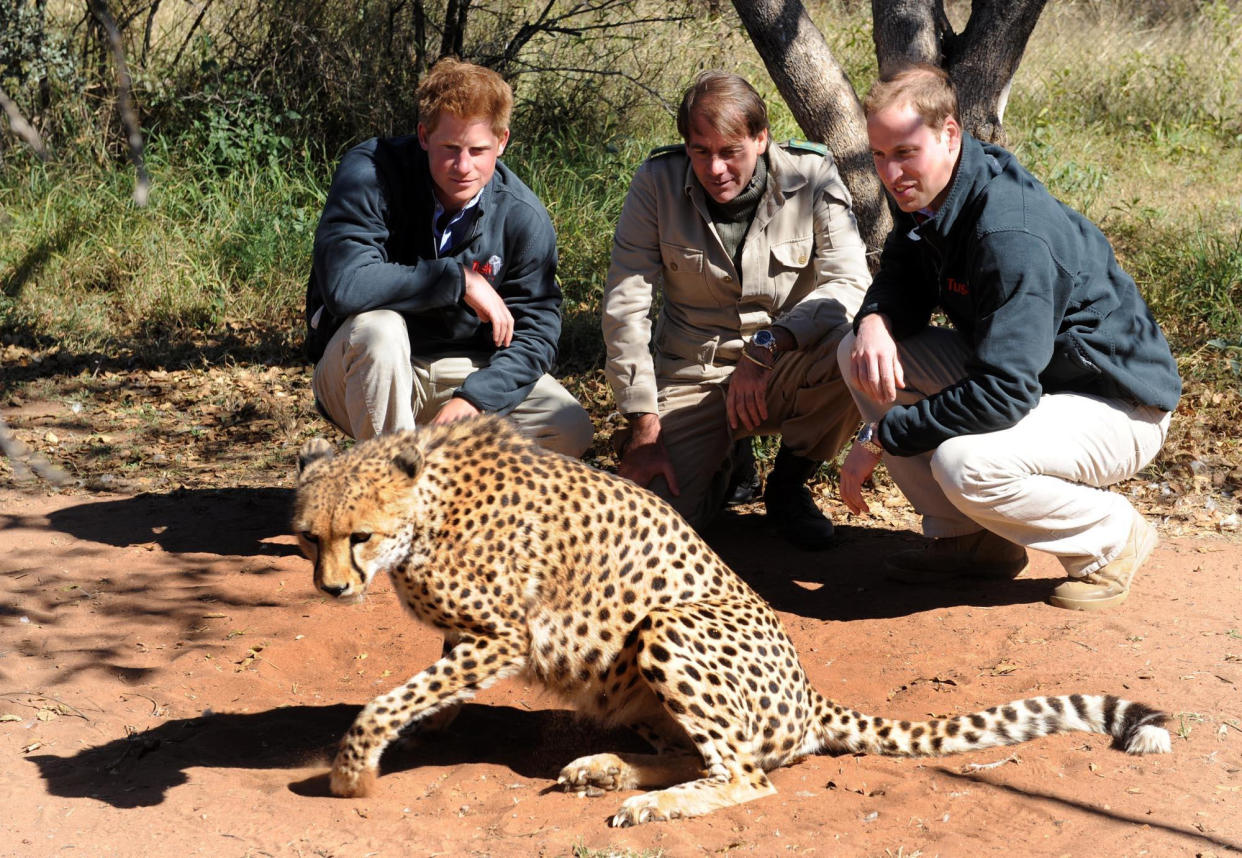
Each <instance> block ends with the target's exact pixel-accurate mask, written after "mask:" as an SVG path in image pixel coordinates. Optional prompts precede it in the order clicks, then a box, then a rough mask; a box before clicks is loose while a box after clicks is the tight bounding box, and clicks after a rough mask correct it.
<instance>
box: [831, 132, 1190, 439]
mask: <svg viewBox="0 0 1242 858" xmlns="http://www.w3.org/2000/svg"><path fill="white" fill-rule="evenodd" d="M937 308H939V309H941V310H943V311H944V313H945V315H946V316H948V318H949V321H950V322H952V323H953V326H954V327H955V328H956V329H957V330H958V331H959V332H960V333H961V334H962V336H964V337H965V338H966V342H967V344H968V345H969V346H970V348H971V351H972V356H971V358H970V360H969V361H968V363H967V366H966V369H967V372H968V376H967V377H966V378H964V379H962V380H961V381H959V382H958V383H957V384H954V385H952V386H950V387H948V388H946V389H945V390H942V391H940V392H939V393H936V394H934V395H932V396H929V397H927V398H926V399H923V400H921V401H920V402H918V403H916V404H914V405H909V406H898V407H895V408H893V409H891V410H890V411H889V412H888V413H887V414H886V415H885V416H884V419H883V420H882V421H881V422H880V424H879V427H878V430H879V433H878V434H879V438H880V442H881V443H882V444H883V445H884V448H885V449H886V450H888V451H889V452H891V453H895V454H896V455H899V456H912V455H917V454H919V453H922V452H925V451H927V450H932V449H935V448H936V447H938V446H939V445H940V444H941V442H943V441H945V440H946V439H948V438H953V437H956V436H959V435H970V434H976V433H982V432H993V431H997V430H1000V429H1005V428H1008V427H1009V426H1012V425H1014V424H1015V423H1017V422H1018V421H1019V420H1021V419H1022V417H1023V416H1025V415H1026V414H1027V413H1028V412H1029V411H1030V410H1031V409H1032V408H1034V407H1035V405H1036V404H1037V403H1038V402H1039V398H1040V396H1041V395H1042V394H1043V393H1045V392H1047V393H1062V392H1075V393H1085V394H1095V395H1098V396H1101V397H1105V398H1108V399H1117V400H1123V401H1128V402H1134V403H1140V404H1143V405H1153V406H1157V407H1159V408H1161V409H1163V410H1165V411H1172V410H1174V409H1175V408H1176V407H1177V401H1178V398H1179V397H1180V396H1181V379H1180V377H1179V376H1178V371H1177V362H1176V361H1175V360H1174V358H1173V355H1172V353H1171V352H1170V350H1169V344H1168V342H1167V341H1166V340H1165V338H1164V334H1163V333H1162V332H1161V331H1160V326H1159V325H1157V324H1156V321H1155V319H1154V318H1152V315H1151V311H1150V310H1149V309H1148V307H1147V304H1146V303H1145V302H1144V301H1143V298H1142V296H1141V295H1140V294H1139V290H1138V287H1137V286H1136V285H1135V283H1134V280H1133V279H1132V278H1131V277H1130V276H1129V275H1128V274H1126V273H1125V272H1124V271H1123V270H1122V269H1121V266H1120V265H1118V263H1117V259H1116V257H1115V256H1114V255H1113V249H1112V247H1111V245H1109V243H1108V239H1107V238H1105V236H1104V234H1103V233H1102V232H1100V230H1099V228H1098V227H1096V225H1095V224H1093V223H1092V222H1091V221H1089V220H1088V219H1087V218H1085V217H1083V216H1082V215H1081V214H1079V213H1078V212H1076V211H1074V210H1073V209H1071V208H1069V207H1068V206H1066V205H1064V204H1063V203H1061V202H1059V201H1058V200H1056V199H1055V198H1054V197H1053V196H1052V195H1051V194H1049V193H1048V191H1047V189H1046V188H1044V186H1043V185H1041V184H1040V183H1039V182H1038V181H1037V180H1036V179H1035V178H1034V177H1033V176H1032V175H1031V174H1030V173H1028V172H1027V171H1026V170H1025V169H1023V168H1022V166H1021V165H1019V164H1018V162H1017V160H1016V159H1015V158H1014V157H1013V155H1011V154H1010V153H1009V152H1007V151H1006V150H1004V149H1002V148H1001V147H999V146H993V145H989V144H983V143H980V142H979V141H978V140H976V139H975V138H973V137H971V136H970V135H969V134H963V135H962V153H961V157H960V160H959V162H958V166H957V171H956V173H955V174H954V177H953V181H952V183H951V185H950V188H949V194H948V196H947V197H946V198H945V201H944V204H943V205H942V206H941V207H940V209H939V211H937V212H936V214H935V216H934V217H932V218H931V219H929V220H927V221H925V222H924V223H923V224H921V225H916V222H915V219H914V218H913V217H912V216H911V215H908V214H901V215H899V216H898V218H897V223H896V225H895V226H894V228H893V231H892V233H891V234H890V235H889V237H888V240H887V242H886V243H885V246H884V252H883V255H882V256H881V259H880V270H879V272H878V273H877V274H876V276H875V280H874V281H873V282H872V284H871V288H870V290H868V292H867V297H866V299H865V300H864V301H863V305H862V308H861V309H860V310H859V311H858V316H857V317H856V318H855V320H854V327H855V330H857V328H858V323H859V322H860V321H861V320H862V319H863V318H865V317H866V316H868V315H870V314H872V313H882V314H884V315H885V316H887V317H888V318H889V320H890V321H891V322H892V327H893V335H894V337H895V338H896V339H898V340H900V339H902V338H903V337H905V336H909V335H910V334H913V333H916V332H918V331H920V330H922V329H923V328H924V327H925V326H926V325H927V324H928V323H929V320H930V318H931V314H932V312H933V311H934V310H935V309H937Z"/></svg>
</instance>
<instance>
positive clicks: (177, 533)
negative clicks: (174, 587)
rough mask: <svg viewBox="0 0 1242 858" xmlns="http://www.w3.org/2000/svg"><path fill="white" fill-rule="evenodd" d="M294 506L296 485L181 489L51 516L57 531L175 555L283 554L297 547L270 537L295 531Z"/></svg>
mask: <svg viewBox="0 0 1242 858" xmlns="http://www.w3.org/2000/svg"><path fill="white" fill-rule="evenodd" d="M292 505H293V490H292V489H279V488H229V489H200V490H188V489H177V490H175V491H172V492H167V493H163V494H156V493H151V494H141V495H135V496H134V497H128V498H121V499H118V500H106V501H93V502H91V503H86V504H81V505H79V506H72V507H66V508H65V509H61V510H56V511H55V512H52V513H50V514H49V515H48V520H49V522H50V523H51V526H52V527H53V528H55V529H56V530H59V531H62V532H64V533H68V534H70V535H72V536H75V537H77V538H78V539H82V540H88V541H91V542H99V543H102V544H104V545H112V546H117V547H126V546H131V545H147V544H151V543H155V544H156V545H158V546H159V547H160V548H162V549H163V550H164V551H166V552H168V553H170V554H198V553H206V554H216V555H220V556H239V557H251V556H256V555H262V556H275V557H284V556H289V555H295V554H297V553H298V549H297V547H296V546H293V545H288V544H279V543H273V542H270V541H268V540H269V539H270V538H271V537H273V536H287V535H288V534H289V533H290V530H289V517H290V515H291V511H292ZM0 520H2V519H0Z"/></svg>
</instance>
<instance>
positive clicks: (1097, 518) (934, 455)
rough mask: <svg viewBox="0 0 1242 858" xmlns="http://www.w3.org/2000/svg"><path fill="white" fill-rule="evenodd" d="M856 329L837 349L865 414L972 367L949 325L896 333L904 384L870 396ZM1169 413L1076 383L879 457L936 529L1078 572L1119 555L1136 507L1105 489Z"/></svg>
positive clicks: (1132, 463) (1154, 446)
mask: <svg viewBox="0 0 1242 858" xmlns="http://www.w3.org/2000/svg"><path fill="white" fill-rule="evenodd" d="M853 343H854V336H853V334H851V335H849V336H848V337H846V338H845V340H843V341H842V343H841V348H840V351H839V353H838V357H839V359H840V363H841V368H842V373H843V374H844V376H845V382H846V384H847V385H849V388H850V393H851V394H852V395H853V397H854V400H855V402H857V403H858V410H859V411H860V412H861V413H862V416H863V420H864V421H865V422H870V421H874V420H879V419H880V418H881V417H883V416H884V414H885V412H887V411H888V409H889V408H891V407H892V406H893V405H910V404H912V403H915V402H917V401H919V400H920V399H923V398H924V397H927V396H930V395H931V394H933V393H936V392H937V391H939V390H942V389H943V388H945V387H948V386H949V385H951V384H953V383H955V382H957V381H958V380H960V379H962V378H965V377H966V369H965V367H966V359H967V358H968V356H969V349H968V346H967V344H966V342H965V340H963V339H962V337H961V336H960V335H959V334H958V333H957V332H956V331H953V330H951V329H948V328H940V327H929V328H927V329H925V330H924V331H922V332H920V333H919V334H916V335H915V336H913V337H908V338H906V339H904V340H901V341H900V342H898V343H897V349H898V356H899V358H900V360H901V365H902V369H903V370H904V373H905V380H906V389H905V390H899V391H898V392H897V401H896V402H895V403H889V404H885V403H880V402H877V401H874V400H872V399H869V398H868V397H867V396H866V395H865V394H864V393H863V392H862V391H861V390H859V389H858V387H857V380H856V379H855V378H854V376H853V374H852V370H851V368H850V360H849V353H850V348H851V347H852V346H853ZM1169 418H1170V415H1169V413H1168V412H1166V411H1162V410H1161V409H1159V408H1156V407H1152V406H1146V405H1135V404H1131V403H1128V402H1121V401H1116V400H1107V399H1102V398H1099V397H1096V396H1089V395H1086V394H1075V393H1046V394H1044V395H1043V396H1042V397H1041V398H1040V400H1039V404H1038V405H1036V406H1035V408H1033V409H1032V410H1031V411H1030V413H1028V414H1027V415H1026V416H1025V417H1023V418H1022V419H1021V420H1019V421H1018V422H1017V423H1016V424H1015V425H1013V426H1011V427H1009V428H1008V429H1002V430H1000V431H997V432H987V433H983V434H978V435H962V436H959V437H957V438H950V439H949V440H947V441H945V442H944V443H942V444H941V445H940V446H939V447H937V448H936V449H935V450H932V451H930V452H927V453H923V454H921V455H918V456H892V455H886V456H885V457H884V464H885V466H886V467H887V468H888V472H889V474H890V475H891V476H892V478H893V481H894V482H896V483H897V485H898V486H899V487H900V488H901V490H902V492H903V493H904V494H905V496H906V498H907V499H909V501H910V502H911V504H913V506H914V509H915V511H916V512H918V513H919V514H920V515H922V516H923V533H924V534H925V535H927V536H929V537H933V538H935V537H945V536H961V535H963V534H966V533H974V532H976V531H978V530H979V528H980V527H983V528H986V529H988V530H990V531H992V532H993V533H995V534H997V535H998V536H1001V537H1004V538H1005V539H1008V540H1009V541H1010V542H1014V543H1017V544H1019V545H1024V546H1026V547H1028V548H1034V549H1037V550H1039V551H1045V552H1047V553H1049V554H1053V555H1056V556H1057V557H1058V558H1059V559H1060V561H1061V564H1062V565H1063V566H1064V567H1065V570H1066V572H1067V573H1068V574H1069V575H1071V576H1075V577H1077V576H1082V575H1086V574H1088V573H1090V572H1093V571H1095V570H1096V569H1098V568H1099V567H1101V566H1103V565H1105V564H1106V563H1108V562H1109V561H1111V560H1112V559H1113V558H1115V557H1116V556H1117V555H1118V554H1119V553H1120V552H1121V550H1122V548H1123V546H1124V545H1125V542H1126V539H1127V537H1128V536H1129V534H1130V528H1131V527H1132V526H1133V524H1134V519H1135V516H1137V515H1138V513H1137V511H1136V510H1135V509H1134V507H1133V506H1131V505H1130V502H1129V501H1127V500H1126V499H1125V498H1124V497H1122V496H1121V495H1119V494H1116V493H1115V492H1110V491H1107V490H1105V489H1104V486H1108V485H1111V484H1113V483H1116V482H1118V481H1120V480H1124V479H1128V478H1129V477H1132V476H1134V475H1135V474H1136V473H1138V471H1139V470H1140V469H1141V468H1142V467H1143V466H1144V465H1146V464H1147V463H1148V462H1150V461H1151V460H1152V458H1153V457H1155V455H1156V453H1157V452H1159V450H1160V447H1161V445H1162V444H1164V439H1165V435H1166V434H1167V433H1168V429H1169Z"/></svg>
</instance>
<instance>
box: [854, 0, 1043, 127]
mask: <svg viewBox="0 0 1242 858" xmlns="http://www.w3.org/2000/svg"><path fill="white" fill-rule="evenodd" d="M1046 2H1047V0H974V2H973V3H972V4H971V8H970V20H969V21H967V22H966V27H965V29H964V30H962V32H961V33H960V34H959V33H955V32H953V28H952V26H950V24H949V19H948V16H947V15H945V12H944V5H943V3H942V2H941V0H871V16H872V20H873V21H874V27H873V30H872V32H873V37H874V40H875V54H876V60H877V62H878V64H879V68H880V74H881V75H884V74H887V73H889V72H890V71H892V70H893V69H895V68H897V67H899V66H901V65H902V64H903V63H907V62H925V63H931V64H932V65H936V66H940V67H942V68H943V69H944V70H945V71H947V72H948V73H949V77H950V78H952V79H953V84H954V86H956V87H957V99H958V112H959V113H960V114H961V120H962V125H963V126H964V127H965V128H966V130H967V131H969V132H970V133H971V134H973V135H974V136H975V137H978V138H979V139H980V140H985V141H987V142H989V143H1000V144H1002V145H1004V143H1005V128H1004V122H1003V120H1004V116H1005V104H1006V102H1007V101H1008V99H1009V86H1010V84H1011V83H1012V82H1013V76H1014V73H1015V72H1016V71H1017V70H1018V64H1019V63H1020V62H1021V61H1022V53H1023V51H1025V50H1026V43H1027V41H1028V40H1029V39H1030V37H1031V31H1032V30H1034V29H1035V22H1036V21H1038V20H1039V15H1040V13H1041V12H1042V11H1043V9H1044V5H1045V3H1046Z"/></svg>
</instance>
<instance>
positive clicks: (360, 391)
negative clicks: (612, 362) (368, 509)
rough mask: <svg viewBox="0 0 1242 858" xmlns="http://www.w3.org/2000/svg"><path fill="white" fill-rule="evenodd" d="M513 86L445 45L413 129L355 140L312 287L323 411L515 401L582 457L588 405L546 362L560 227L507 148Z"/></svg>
mask: <svg viewBox="0 0 1242 858" xmlns="http://www.w3.org/2000/svg"><path fill="white" fill-rule="evenodd" d="M512 106H513V93H512V91H511V90H510V88H509V85H508V84H507V83H505V82H504V80H503V79H501V77H500V76H499V75H497V74H496V73H495V72H493V71H490V70H488V69H484V68H481V67H480V66H476V65H472V64H470V63H463V62H459V61H457V60H453V59H445V60H441V61H440V62H438V63H436V65H435V66H434V67H433V68H432V69H431V70H430V71H429V72H428V73H427V74H426V76H425V77H424V78H423V80H422V81H421V82H420V84H419V88H418V108H419V123H418V134H417V136H410V137H392V138H376V139H372V140H368V141H367V142H365V143H362V144H360V145H358V146H356V147H355V148H353V149H351V150H350V151H349V152H348V153H346V155H345V157H344V158H343V159H342V161H341V164H340V167H339V168H338V169H337V172H336V175H335V176H334V177H333V180H332V187H331V189H330V190H329V191H328V199H327V202H326V204H325V205H324V211H323V216H322V218H321V219H320V221H319V228H318V230H317V231H316V233H315V249H314V261H313V266H312V270H311V277H310V284H309V287H308V290H307V298H306V317H307V324H308V328H309V339H308V348H309V350H310V353H311V356H312V357H314V358H315V359H316V360H317V361H318V363H317V364H316V367H315V377H314V390H315V398H316V401H317V402H318V404H319V406H320V409H321V410H322V411H323V412H324V414H325V415H327V417H328V418H329V419H330V420H332V422H333V423H335V424H336V425H337V426H339V427H340V428H341V429H342V430H344V431H345V432H346V433H347V434H349V435H351V436H353V437H355V438H358V439H363V438H370V437H373V436H375V435H379V434H382V433H387V432H393V431H397V430H400V429H412V428H414V426H415V424H422V423H444V422H449V421H453V420H459V419H461V418H464V417H469V416H472V415H475V414H479V413H483V412H488V413H495V414H502V415H508V416H509V417H510V418H511V419H512V420H513V421H514V422H515V423H517V424H518V425H519V426H520V427H522V428H523V429H524V430H525V431H526V432H527V433H528V434H530V435H532V436H533V437H534V438H535V439H536V440H537V441H538V442H539V443H540V444H542V445H543V446H545V447H547V448H549V449H552V450H556V451H557V452H561V453H565V454H567V455H571V456H579V455H581V454H582V453H583V452H584V451H585V450H586V448H587V447H588V446H590V443H591V435H592V427H591V421H590V419H589V418H588V417H587V414H586V411H585V410H583V408H582V406H581V405H580V404H579V403H578V402H577V400H575V399H574V398H573V397H572V396H571V395H570V394H569V393H568V392H567V391H566V390H565V389H564V388H563V387H561V385H560V384H558V383H557V382H556V381H555V380H554V379H553V378H552V377H551V376H550V375H548V372H549V370H550V368H551V366H552V363H553V360H554V359H555V357H556V346H557V340H558V339H559V337H560V331H561V292H560V288H559V287H558V286H557V284H556V235H555V233H554V232H553V229H552V222H551V220H550V219H549V217H548V213H547V211H546V210H545V209H544V207H543V205H542V204H541V203H540V202H539V200H538V199H537V198H536V197H535V195H534V194H533V193H532V192H531V190H530V189H529V188H528V187H526V185H525V184H523V183H522V181H521V180H520V179H518V178H517V176H515V175H514V174H513V173H512V172H511V171H510V170H509V169H508V168H507V167H505V166H504V164H502V163H500V161H498V160H497V159H498V158H499V157H500V155H501V154H502V153H503V152H504V149H505V146H506V145H507V143H508V142H509V115H510V112H511V110H512Z"/></svg>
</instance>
